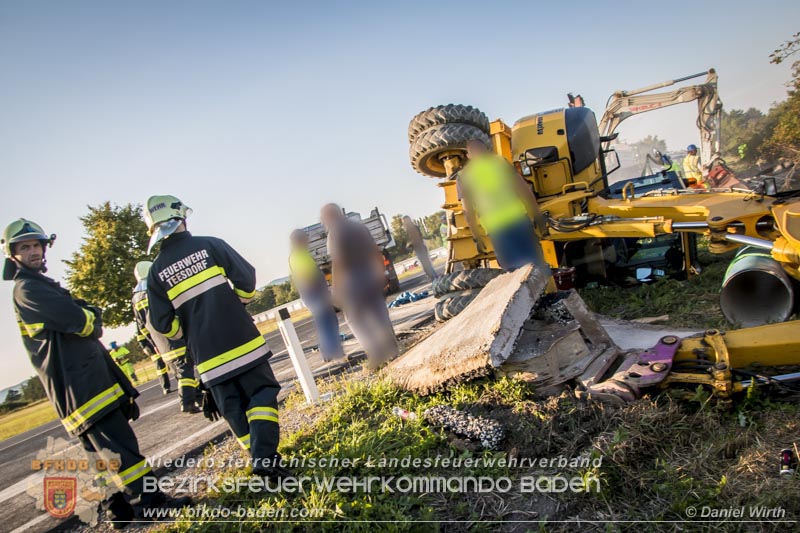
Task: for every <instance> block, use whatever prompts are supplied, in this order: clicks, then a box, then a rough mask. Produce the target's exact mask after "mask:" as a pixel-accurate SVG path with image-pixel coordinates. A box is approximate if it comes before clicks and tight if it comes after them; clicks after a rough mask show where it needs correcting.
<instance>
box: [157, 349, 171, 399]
mask: <svg viewBox="0 0 800 533" xmlns="http://www.w3.org/2000/svg"><path fill="white" fill-rule="evenodd" d="M167 370H168V369H167V364H166V363H165V362H164V360H163V359H161V358H160V357H159V358H158V359H156V373H157V374H158V379H160V380H161V388H162V389H163V390H164V392H167V391H169V373H168V372H167Z"/></svg>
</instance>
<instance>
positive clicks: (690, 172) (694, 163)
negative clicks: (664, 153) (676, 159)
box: [683, 154, 703, 183]
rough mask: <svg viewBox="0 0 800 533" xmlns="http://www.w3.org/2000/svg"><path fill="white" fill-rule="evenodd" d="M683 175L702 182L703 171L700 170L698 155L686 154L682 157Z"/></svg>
mask: <svg viewBox="0 0 800 533" xmlns="http://www.w3.org/2000/svg"><path fill="white" fill-rule="evenodd" d="M683 176H684V177H685V178H686V179H687V180H688V179H695V180H697V183H703V173H702V172H701V171H700V156H699V155H691V154H687V155H686V157H684V158H683Z"/></svg>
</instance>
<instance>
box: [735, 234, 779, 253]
mask: <svg viewBox="0 0 800 533" xmlns="http://www.w3.org/2000/svg"><path fill="white" fill-rule="evenodd" d="M725 240H728V241H731V242H736V243H739V244H745V245H747V246H752V247H754V248H761V249H764V250H772V247H773V246H774V245H775V243H774V242H772V241H768V240H767V239H759V238H757V237H748V236H747V235H739V234H736V233H726V234H725Z"/></svg>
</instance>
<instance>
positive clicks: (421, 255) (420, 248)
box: [403, 216, 437, 281]
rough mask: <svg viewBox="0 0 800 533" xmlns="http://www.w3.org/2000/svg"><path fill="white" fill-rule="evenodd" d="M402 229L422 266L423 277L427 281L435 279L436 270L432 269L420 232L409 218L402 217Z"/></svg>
mask: <svg viewBox="0 0 800 533" xmlns="http://www.w3.org/2000/svg"><path fill="white" fill-rule="evenodd" d="M403 228H404V229H405V230H406V233H407V234H408V242H409V243H411V248H412V249H413V250H414V253H415V254H416V256H417V259H419V264H420V265H422V269H423V270H424V271H425V275H427V276H428V279H430V280H431V281H433V280H435V279H436V278H437V275H436V269H435V268H433V263H431V256H430V255H429V254H428V247H427V246H425V241H424V240H423V239H422V232H421V231H420V230H419V227H418V226H417V225H416V224H414V221H413V220H411V217H409V216H404V217H403Z"/></svg>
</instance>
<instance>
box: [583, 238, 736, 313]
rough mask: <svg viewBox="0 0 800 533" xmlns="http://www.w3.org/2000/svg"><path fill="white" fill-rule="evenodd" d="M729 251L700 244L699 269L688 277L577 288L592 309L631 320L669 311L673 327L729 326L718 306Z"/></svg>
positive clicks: (729, 254)
mask: <svg viewBox="0 0 800 533" xmlns="http://www.w3.org/2000/svg"><path fill="white" fill-rule="evenodd" d="M732 258H733V252H731V253H726V254H712V253H709V252H708V251H707V249H705V247H704V246H703V245H701V249H700V251H699V261H700V265H701V267H702V273H701V274H700V275H699V276H693V277H691V278H689V279H688V280H684V281H679V280H675V279H661V280H658V281H656V282H655V283H651V284H646V285H639V286H636V287H632V288H627V289H623V288H620V287H602V286H601V287H597V288H591V289H588V288H586V289H580V290H579V291H578V292H579V293H580V295H581V297H582V298H583V299H584V301H585V302H586V305H588V306H589V308H590V309H591V310H592V311H595V312H597V313H600V314H603V315H607V316H611V317H614V318H621V319H624V320H633V319H636V318H642V317H656V316H662V315H669V320H668V323H669V324H670V325H672V326H675V327H686V328H700V329H710V328H716V329H733V327H732V326H731V324H729V323H728V322H727V321H726V320H725V317H724V316H723V314H722V311H721V310H720V307H719V291H720V288H721V287H722V279H723V277H724V276H725V270H726V269H727V268H728V264H729V263H730V262H731V259H732Z"/></svg>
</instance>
